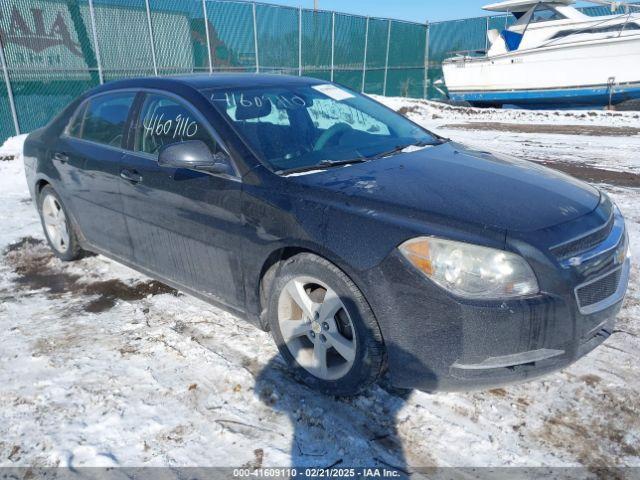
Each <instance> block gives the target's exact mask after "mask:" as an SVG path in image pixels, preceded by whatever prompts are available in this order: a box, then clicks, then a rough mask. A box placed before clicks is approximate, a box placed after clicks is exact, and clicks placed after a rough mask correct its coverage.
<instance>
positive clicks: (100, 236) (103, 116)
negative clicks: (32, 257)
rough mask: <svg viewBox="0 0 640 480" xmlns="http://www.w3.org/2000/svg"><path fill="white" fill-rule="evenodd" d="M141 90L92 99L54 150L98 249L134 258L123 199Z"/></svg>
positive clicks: (73, 206)
mask: <svg viewBox="0 0 640 480" xmlns="http://www.w3.org/2000/svg"><path fill="white" fill-rule="evenodd" d="M135 96H136V93H135V92H108V93H104V94H99V95H96V96H95V97H91V98H89V99H88V100H87V101H86V102H85V103H84V104H83V105H82V106H80V107H79V109H78V111H77V113H76V115H75V116H74V117H73V118H72V121H71V123H70V124H69V126H68V127H67V129H66V130H65V132H64V133H63V135H61V136H60V138H59V141H58V144H57V145H56V148H55V149H54V150H53V151H52V152H51V155H52V161H53V163H54V164H57V165H58V167H59V171H61V172H62V174H61V178H62V181H63V184H64V189H65V193H66V194H67V197H68V199H69V201H70V202H71V211H72V213H73V215H74V217H75V219H76V221H77V222H78V223H79V225H80V229H81V230H82V233H83V235H84V236H85V238H86V239H87V240H88V241H89V243H90V244H92V245H93V246H95V247H98V248H99V249H102V250H106V251H107V252H109V253H112V254H114V255H116V256H118V257H122V258H124V259H129V258H130V257H131V253H132V249H131V242H130V240H129V235H128V232H127V228H126V224H125V220H124V212H123V204H122V198H121V197H120V190H119V189H120V160H121V158H122V155H123V145H124V140H125V131H126V124H127V120H128V117H129V114H130V112H131V107H132V105H133V101H134V98H135Z"/></svg>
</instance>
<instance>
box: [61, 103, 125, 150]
mask: <svg viewBox="0 0 640 480" xmlns="http://www.w3.org/2000/svg"><path fill="white" fill-rule="evenodd" d="M134 98H135V93H114V94H106V95H100V96H97V97H94V98H91V99H89V100H88V101H87V103H86V106H84V107H82V108H81V109H80V110H79V111H78V114H76V115H75V116H74V118H73V120H72V123H71V124H70V125H69V127H68V129H67V133H68V134H69V135H71V136H73V137H77V138H81V139H83V140H89V141H92V142H96V143H101V144H104V145H109V146H112V147H121V146H122V139H123V137H124V127H125V124H126V122H127V118H128V116H129V110H130V108H131V105H132V104H133V99H134Z"/></svg>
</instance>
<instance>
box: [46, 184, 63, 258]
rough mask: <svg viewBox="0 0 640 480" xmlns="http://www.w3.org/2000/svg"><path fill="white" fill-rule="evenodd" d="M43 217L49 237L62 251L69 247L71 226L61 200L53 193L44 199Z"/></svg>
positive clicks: (59, 250)
mask: <svg viewBox="0 0 640 480" xmlns="http://www.w3.org/2000/svg"><path fill="white" fill-rule="evenodd" d="M42 219H43V221H44V226H45V230H46V232H47V237H49V241H50V242H51V244H52V245H53V247H54V248H55V249H56V250H57V251H58V252H60V253H65V252H66V251H67V250H68V249H69V241H70V240H69V226H68V225H67V216H66V215H65V213H64V210H63V208H62V205H60V201H59V200H58V199H57V198H56V197H55V196H53V195H50V194H49V195H47V196H46V197H44V199H43V201H42Z"/></svg>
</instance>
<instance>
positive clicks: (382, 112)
mask: <svg viewBox="0 0 640 480" xmlns="http://www.w3.org/2000/svg"><path fill="white" fill-rule="evenodd" d="M203 93H204V94H205V95H206V96H207V98H209V100H210V101H211V102H212V103H213V105H214V106H215V107H216V109H217V110H218V111H220V112H221V113H222V115H223V116H225V117H226V118H227V119H228V120H229V121H230V123H231V124H232V125H234V126H235V128H236V131H237V132H238V133H239V134H240V136H241V137H243V138H244V140H245V141H246V142H247V143H248V144H249V145H250V147H251V148H252V149H253V150H254V152H255V153H256V154H258V156H259V157H260V158H261V160H262V161H264V162H265V163H267V164H268V166H269V167H271V168H272V169H273V170H275V171H277V172H287V171H291V170H304V169H312V168H314V167H318V168H320V167H322V168H327V167H329V166H332V165H339V164H344V163H349V162H358V161H366V160H368V159H372V158H376V157H381V156H385V155H387V154H392V153H396V152H400V151H402V150H403V149H405V148H406V147H410V146H412V145H416V146H426V145H433V144H436V143H438V141H439V140H438V139H437V138H436V137H435V136H434V135H432V134H431V133H429V132H428V131H426V130H424V129H423V128H421V127H419V126H418V125H416V124H414V123H412V122H410V121H409V120H407V119H406V118H404V117H402V116H401V115H399V114H396V113H394V112H392V111H390V110H389V109H387V108H385V107H383V106H382V105H380V104H378V103H376V102H374V101H373V100H371V99H369V98H367V97H365V96H364V95H360V94H358V93H355V92H352V91H350V90H347V89H345V88H342V87H338V86H336V85H333V84H320V85H304V86H274V87H260V88H237V89H209V90H204V91H203Z"/></svg>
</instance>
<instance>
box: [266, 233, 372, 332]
mask: <svg viewBox="0 0 640 480" xmlns="http://www.w3.org/2000/svg"><path fill="white" fill-rule="evenodd" d="M301 253H309V254H312V255H315V256H317V257H320V258H322V259H324V260H326V261H328V262H330V263H332V264H333V265H335V266H336V267H337V268H339V269H340V270H342V272H344V274H345V275H346V276H347V277H349V279H350V280H351V281H352V282H353V283H354V284H355V285H356V287H358V289H359V290H360V291H361V292H362V294H363V295H364V297H365V300H366V301H367V303H368V304H369V307H370V308H371V310H372V312H373V313H374V316H375V311H374V309H373V306H372V305H371V302H370V301H369V300H368V298H367V289H366V288H363V285H362V282H361V280H360V278H359V276H358V275H357V272H354V271H353V269H351V268H349V267H348V266H347V265H345V262H342V261H340V259H339V258H337V257H336V256H335V255H332V254H331V253H330V252H326V251H325V250H324V249H322V248H318V247H314V246H310V245H283V246H280V247H278V248H275V249H274V250H273V251H271V253H270V254H269V255H268V256H267V257H266V259H265V260H264V262H263V264H262V267H261V269H260V273H259V276H258V281H257V285H256V287H255V288H256V290H257V291H256V292H255V295H256V297H255V298H256V299H257V303H258V305H257V307H258V312H259V321H260V326H261V327H262V328H263V329H264V330H265V331H268V330H269V325H268V322H267V319H266V315H265V314H266V302H267V294H268V292H269V287H270V285H271V283H272V282H273V280H274V278H275V277H276V274H277V273H278V267H279V266H280V265H282V264H283V263H284V262H285V261H287V260H288V259H290V258H292V257H294V256H296V255H299V254H301Z"/></svg>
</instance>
